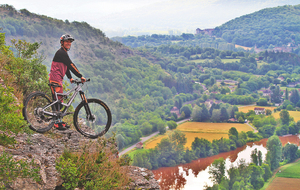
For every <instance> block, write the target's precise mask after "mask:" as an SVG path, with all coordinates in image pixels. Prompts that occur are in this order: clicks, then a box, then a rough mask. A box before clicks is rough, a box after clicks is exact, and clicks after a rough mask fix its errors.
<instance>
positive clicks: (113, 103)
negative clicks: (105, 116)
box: [0, 5, 193, 130]
mask: <svg viewBox="0 0 300 190" xmlns="http://www.w3.org/2000/svg"><path fill="white" fill-rule="evenodd" d="M0 18H1V19H0V28H2V32H4V33H5V34H6V43H7V44H10V39H24V40H26V41H28V42H39V43H41V47H40V49H39V53H41V54H44V55H45V56H46V59H45V61H43V64H44V65H46V66H47V67H48V71H49V67H50V64H51V61H52V58H53V56H54V53H55V52H56V51H57V50H58V48H60V45H59V38H60V36H61V35H62V34H65V33H69V34H71V35H73V36H74V38H75V42H73V44H72V47H71V50H70V52H69V55H70V58H71V59H72V61H73V62H74V63H75V64H76V65H77V66H78V68H79V70H80V71H81V72H82V73H83V76H85V77H86V78H92V80H91V82H90V84H89V85H88V97H96V98H97V97H98V98H101V99H102V100H104V101H105V102H106V103H107V104H108V106H109V107H110V108H111V110H112V114H113V124H115V123H117V122H121V123H122V122H125V121H128V122H130V123H131V124H135V125H136V124H138V123H140V124H143V123H144V122H145V121H148V120H150V119H151V118H153V117H156V118H159V119H160V120H161V118H166V117H170V112H169V111H170V109H171V108H172V107H173V106H174V102H173V100H172V99H173V96H174V95H175V94H176V93H177V92H184V93H192V90H193V89H192V84H193V83H192V81H191V80H189V79H182V78H177V77H176V76H172V77H171V76H169V74H168V73H166V72H165V71H164V70H163V69H162V68H161V66H160V65H159V64H155V63H156V62H157V61H159V60H156V58H155V57H153V56H150V55H149V53H147V52H139V51H137V50H132V49H130V48H128V47H126V46H124V45H123V44H121V43H120V42H114V41H112V40H110V39H109V38H107V37H106V36H105V35H104V33H103V32H102V31H101V30H99V29H96V28H93V27H91V26H90V25H89V24H88V23H85V22H76V21H74V22H71V23H70V22H69V21H67V20H66V21H62V20H57V19H53V18H50V17H47V16H44V15H37V14H34V13H31V12H29V11H27V10H26V9H23V10H19V11H18V10H15V9H14V8H13V7H12V6H9V5H2V6H1V7H0ZM0 32H1V31H0ZM162 59H163V58H161V59H160V61H161V60H162ZM165 76H168V77H169V79H170V80H171V82H172V85H171V86H170V88H169V87H166V86H165V85H164V83H163V79H164V78H165ZM65 79H66V77H65ZM171 87H174V90H173V91H171ZM176 89H177V90H176ZM147 127H148V126H147ZM148 128H149V127H148ZM150 130H152V129H150ZM153 130H157V128H153Z"/></svg>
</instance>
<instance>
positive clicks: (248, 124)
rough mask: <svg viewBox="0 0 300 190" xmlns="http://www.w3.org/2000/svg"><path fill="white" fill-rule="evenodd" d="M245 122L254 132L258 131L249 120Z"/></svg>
mask: <svg viewBox="0 0 300 190" xmlns="http://www.w3.org/2000/svg"><path fill="white" fill-rule="evenodd" d="M246 124H247V125H249V126H250V127H251V128H252V129H253V132H254V133H257V132H258V130H257V129H255V128H254V127H253V126H252V125H250V124H249V121H247V123H246Z"/></svg>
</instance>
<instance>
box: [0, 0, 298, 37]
mask: <svg viewBox="0 0 300 190" xmlns="http://www.w3.org/2000/svg"><path fill="white" fill-rule="evenodd" d="M297 1H298V0H84V1H82V0H64V1H61V0H49V1H40V0H0V4H9V5H12V6H13V7H15V9H17V10H20V9H27V10H28V11H30V12H32V13H35V14H39V15H46V16H49V17H52V18H56V19H60V20H69V21H70V22H72V21H79V22H82V21H84V22H87V23H88V24H90V25H91V26H93V27H95V28H98V29H100V30H102V31H104V33H106V35H107V36H109V37H112V36H114V35H118V36H121V35H126V34H134V33H135V34H145V32H146V34H147V32H148V33H156V32H157V33H158V31H170V30H172V31H173V30H174V31H176V30H178V31H181V32H189V31H195V30H196V28H201V29H204V28H214V27H216V26H219V25H221V24H223V23H225V22H227V21H229V20H231V19H234V18H236V17H239V16H242V15H245V14H250V13H253V12H255V11H258V10H260V9H263V8H268V7H275V6H281V5H286V4H289V5H295V4H299V3H300V2H299V3H298V2H297ZM139 32H140V33H139ZM143 32H144V33H143Z"/></svg>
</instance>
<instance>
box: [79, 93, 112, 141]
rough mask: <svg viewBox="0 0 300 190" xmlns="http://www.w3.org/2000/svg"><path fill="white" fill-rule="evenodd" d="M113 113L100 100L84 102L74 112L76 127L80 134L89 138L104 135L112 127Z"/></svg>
mask: <svg viewBox="0 0 300 190" xmlns="http://www.w3.org/2000/svg"><path fill="white" fill-rule="evenodd" d="M111 118H112V117H111V112H110V110H109V108H108V106H107V105H106V104H105V103H104V102H102V101H101V100H99V99H87V103H86V102H85V101H82V102H81V103H80V104H79V105H78V106H77V108H76V110H75V112H74V126H75V128H76V129H77V131H78V132H80V133H81V134H82V135H84V136H86V137H88V138H97V137H100V136H102V135H104V134H105V133H106V132H107V131H108V130H109V128H110V125H111Z"/></svg>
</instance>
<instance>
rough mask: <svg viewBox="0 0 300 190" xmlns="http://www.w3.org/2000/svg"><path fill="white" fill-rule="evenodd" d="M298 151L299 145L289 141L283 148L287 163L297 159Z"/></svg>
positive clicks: (283, 155)
mask: <svg viewBox="0 0 300 190" xmlns="http://www.w3.org/2000/svg"><path fill="white" fill-rule="evenodd" d="M297 151H298V146H297V145H295V144H289V143H288V144H286V145H285V146H284V147H283V148H282V157H283V158H284V159H285V160H287V163H290V162H293V161H294V160H295V159H297V154H296V153H297Z"/></svg>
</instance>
